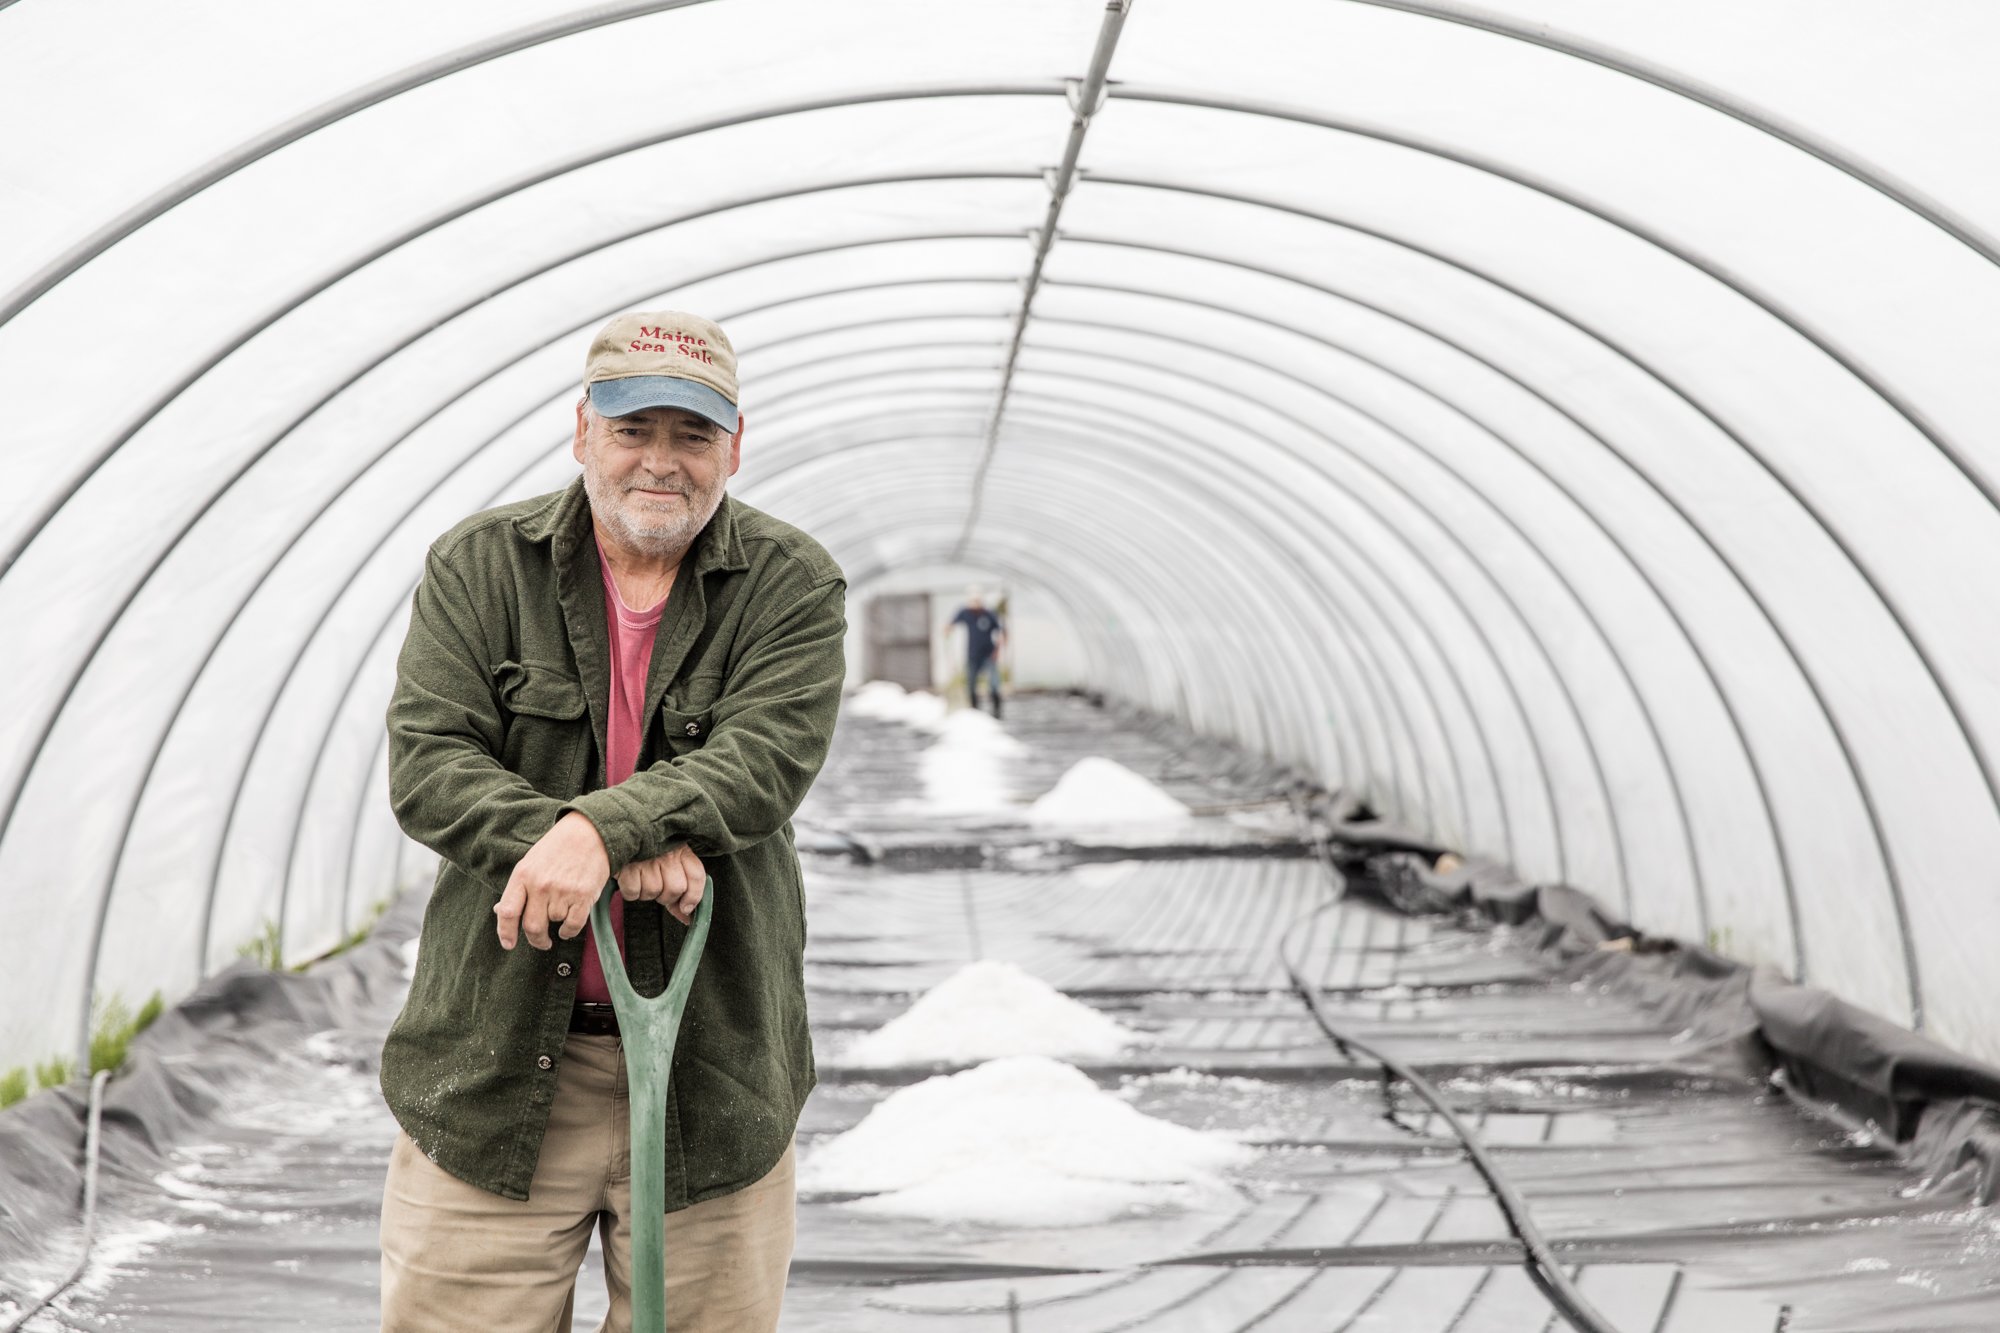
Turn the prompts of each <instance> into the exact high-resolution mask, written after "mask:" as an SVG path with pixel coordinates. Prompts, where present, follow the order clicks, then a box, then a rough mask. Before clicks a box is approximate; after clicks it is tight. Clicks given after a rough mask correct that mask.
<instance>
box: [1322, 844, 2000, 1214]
mask: <svg viewBox="0 0 2000 1333" xmlns="http://www.w3.org/2000/svg"><path fill="white" fill-rule="evenodd" d="M1409 845H1410V844H1409V840H1407V839H1406V838H1404V837H1403V836H1402V835H1400V834H1395V833H1392V832H1387V831H1382V830H1377V829H1374V828H1370V827H1367V826H1358V827H1357V826H1349V830H1348V831H1347V832H1346V834H1345V835H1344V836H1343V838H1342V852H1343V859H1344V860H1345V861H1346V866H1345V869H1346V870H1347V871H1348V873H1349V875H1350V883H1351V884H1353V885H1355V886H1356V887H1358V888H1360V889H1362V890H1363V891H1366V892H1371V893H1374V894H1376V895H1377V896H1380V897H1382V898H1384V899H1385V900H1388V901H1394V902H1396V903H1398V904H1399V905H1402V906H1404V907H1406V908H1408V909H1410V910H1417V911H1426V910H1428V911H1472V912H1475V913H1477V914H1479V915H1481V916H1484V917H1486V918H1488V919H1491V920H1495V921H1503V922H1516V923H1533V924H1535V925H1536V926H1538V927H1539V930H1540V940H1539V943H1540V944H1541V946H1542V947H1544V948H1546V949H1549V950H1551V951H1553V952H1555V953H1556V954H1558V955H1559V956H1562V957H1563V958H1565V959H1566V960H1567V966H1566V970H1567V972H1568V974H1569V975H1572V976H1576V977H1588V978H1590V979H1592V980H1593V981H1595V982H1597V983H1599V984H1602V985H1606V986H1609V987H1612V988H1614V989H1616V990H1617V991H1618V992H1619V993H1621V994H1624V995H1628V996H1631V997H1633V998H1635V999H1637V1000H1639V1001H1640V1002H1641V1003H1643V1004H1645V1005H1646V1006H1648V1007H1649V1008H1650V1009H1652V1010H1653V1011H1655V1012H1658V1013H1660V1014H1662V1015H1673V1016H1679V1017H1681V1018H1683V1019H1684V1020H1685V1021H1687V1022H1690V1023H1694V1024H1697V1025H1698V1030H1699V1031H1701V1032H1702V1033H1703V1034H1704V1035H1705V1036H1706V1037H1707V1038H1708V1039H1710V1040H1712V1041H1717V1042H1724V1041H1729V1040H1732V1039H1733V1040H1737V1041H1740V1042H1742V1043H1743V1044H1744V1046H1745V1048H1746V1049H1745V1050H1744V1051H1743V1056H1744V1059H1745V1061H1746V1063H1747V1064H1749V1065H1750V1066H1752V1067H1754V1068H1757V1069H1758V1070H1760V1071H1761V1072H1767V1073H1770V1074H1772V1075H1773V1076H1774V1077H1775V1078H1776V1079H1777V1080H1778V1081H1779V1082H1780V1083H1781V1084H1782V1085H1783V1086H1785V1087H1787V1088H1788V1089H1789V1090H1790V1091H1791V1092H1792V1094H1793V1095H1795V1096H1797V1097H1799V1098H1801V1099H1802V1100H1804V1101H1806V1102H1808V1103H1810V1104H1812V1106H1813V1107H1814V1108H1815V1109H1816V1110H1818V1111H1820V1112H1822V1113H1825V1114H1829V1115H1832V1116H1834V1117H1836V1118H1839V1119H1841V1120H1844V1121H1847V1122H1849V1123H1851V1124H1852V1125H1854V1126H1856V1127H1865V1128H1866V1130H1867V1131H1868V1132H1869V1133H1870V1134H1871V1135H1874V1134H1879V1135H1880V1136H1882V1137H1883V1138H1884V1139H1885V1140H1886V1141H1887V1142H1889V1143H1892V1144H1895V1145H1899V1146H1900V1147H1901V1148H1902V1149H1903V1150H1904V1153H1905V1157H1906V1160H1907V1161H1908V1162H1909V1164H1910V1165H1911V1166H1912V1168H1913V1169H1915V1170H1916V1171H1918V1172H1919V1173H1920V1174H1921V1175H1922V1176H1923V1177H1924V1179H1925V1181H1926V1182H1927V1188H1930V1189H1933V1190H1935V1191H1937V1192H1939V1193H1941V1194H1944V1195H1947V1196H1951V1197H1965V1198H1969V1199H1970V1200H1971V1201H1973V1202H1975V1203H1979V1204H1982V1205H1983V1204H1991V1203H1993V1202H1994V1201H1995V1199H1996V1197H2000V1070H1995V1069H1992V1068H1990V1067H1988V1066H1986V1065H1984V1064H1981V1063H1980V1062H1978V1061H1976V1060H1973V1059H1971V1058H1970V1057H1968V1056H1965V1055H1962V1054H1960V1053H1959V1052H1957V1051H1953V1050H1951V1049H1949V1048H1948V1047H1945V1046H1942V1045H1940V1044H1938V1043H1937V1042H1934V1041H1932V1040H1930V1039H1929V1038H1926V1037H1923V1036H1920V1035H1918V1034H1916V1033H1914V1032H1911V1031H1909V1030H1908V1029H1906V1028H1901V1027H1898V1026H1896V1025H1895V1024H1893V1023H1890V1022H1888V1021H1887V1020H1885V1019H1882V1018H1880V1017H1878V1016H1876V1015H1874V1014H1871V1013H1868V1012H1867V1011H1866V1010H1863V1009H1859V1008H1856V1007H1855V1006H1854V1005H1851V1004H1848V1003H1847V1002H1845V1001H1843V1000H1841V999H1839V998H1837V997H1836V996H1834V995H1832V994H1830V993H1828V992H1827V991H1825V990H1822V989H1820V988H1818V987H1816V986H1802V985H1799V984H1797V983H1795V982H1792V981H1790V980H1788V979H1786V978H1785V977H1784V976H1783V975H1781V974H1780V973H1778V972H1777V971H1776V970H1774V969H1772V968H1770V967H1768V966H1760V967H1751V966H1749V965H1746V964H1743V963H1738V962H1736V961H1734V960H1733V959H1729V958H1725V957H1723V956H1721V955H1720V954H1717V953H1714V952H1713V951H1711V950H1708V949H1704V948H1702V947H1700V946H1698V945H1690V944H1683V943H1680V942H1678V941H1674V940H1669V939H1655V938H1650V937H1648V936H1646V935H1644V934H1643V933H1642V932H1640V931H1638V930H1636V929H1634V928H1633V927H1632V926H1630V925H1629V924H1627V923H1625V922H1623V921H1620V920H1618V919H1616V918H1615V917H1613V916H1611V915H1609V914H1608V913H1607V912H1605V910H1604V909H1603V907H1602V905H1601V904H1599V903H1598V902H1597V901H1596V900H1595V899H1593V898H1591V897H1590V895H1588V894H1585V893H1583V892H1581V891H1579V890H1576V889H1573V888H1569V887H1567V886H1561V885H1555V886H1550V885H1543V886H1531V885H1526V884H1523V883H1522V882H1521V881H1520V880H1519V879H1518V878H1517V877H1515V876H1514V875H1513V873H1512V872H1511V871H1510V870H1508V869H1507V867H1505V866H1500V865H1495V864H1492V863H1490V862H1475V863H1468V864H1462V865H1459V866H1456V867H1452V868H1450V869H1448V870H1446V871H1445V872H1443V873H1439V872H1437V871H1436V870H1434V869H1433V868H1432V867H1433V866H1434V865H1435V864H1436V859H1437V856H1438V854H1439V853H1441V852H1442V851H1443V850H1444V849H1442V848H1426V849H1421V850H1405V848H1408V847H1409Z"/></svg>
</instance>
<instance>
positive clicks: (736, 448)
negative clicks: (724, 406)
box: [729, 412, 744, 477]
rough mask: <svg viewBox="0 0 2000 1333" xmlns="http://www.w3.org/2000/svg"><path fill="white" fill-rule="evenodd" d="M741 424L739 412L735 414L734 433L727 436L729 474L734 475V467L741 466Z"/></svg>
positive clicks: (742, 420)
mask: <svg viewBox="0 0 2000 1333" xmlns="http://www.w3.org/2000/svg"><path fill="white" fill-rule="evenodd" d="M743 426H744V418H743V414H742V413H741V412H738V413H737V414H736V433H735V434H734V435H732V436H730V437H729V475H730V476H732V477H733V476H735V475H736V469H737V468H740V467H742V466H743Z"/></svg>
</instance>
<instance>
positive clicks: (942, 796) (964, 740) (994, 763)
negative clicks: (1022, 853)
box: [917, 708, 1024, 814]
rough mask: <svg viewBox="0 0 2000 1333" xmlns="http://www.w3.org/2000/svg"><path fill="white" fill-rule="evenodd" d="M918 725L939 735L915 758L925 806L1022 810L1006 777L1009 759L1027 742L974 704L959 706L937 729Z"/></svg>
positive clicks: (957, 811)
mask: <svg viewBox="0 0 2000 1333" xmlns="http://www.w3.org/2000/svg"><path fill="white" fill-rule="evenodd" d="M920 729H921V730H927V731H928V730H934V731H935V733H936V735H937V740H936V741H935V742H933V743H932V744H931V745H930V747H929V748H928V749H926V750H925V751H924V752H923V754H922V755H920V756H919V757H918V759H917V772H918V775H919V776H920V777H921V778H922V779H923V783H924V803H925V805H927V806H929V807H930V808H931V809H933V810H935V811H937V812H939V813H944V814H979V813H991V812H998V811H1005V810H1014V811H1018V810H1019V808H1020V807H1019V806H1018V804H1017V803H1016V802H1015V801H1014V799H1013V787H1012V784H1011V783H1010V782H1009V781H1008V780H1007V774H1008V762H1007V761H1008V760H1009V758H1011V757H1012V756H1014V755H1017V754H1019V753H1021V751H1022V749H1023V748H1024V747H1023V746H1022V744H1021V742H1019V741H1017V740H1015V739H1014V738H1013V737H1012V736H1009V735H1008V734H1007V733H1006V732H1005V731H1003V730H1001V728H1000V724H999V723H998V722H996V721H994V720H993V719H992V718H990V717H988V716H987V715H986V714H984V713H981V712H979V711H977V710H975V709H970V708H961V709H959V710H958V711H956V712H954V713H950V714H947V715H946V716H945V717H944V718H943V720H942V721H940V722H939V723H938V724H937V725H936V727H935V728H933V727H930V726H928V725H924V726H922V727H920Z"/></svg>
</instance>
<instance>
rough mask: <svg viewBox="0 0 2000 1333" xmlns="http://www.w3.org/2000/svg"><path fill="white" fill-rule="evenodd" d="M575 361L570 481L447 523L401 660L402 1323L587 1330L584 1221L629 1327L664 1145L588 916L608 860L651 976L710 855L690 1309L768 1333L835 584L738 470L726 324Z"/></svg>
mask: <svg viewBox="0 0 2000 1333" xmlns="http://www.w3.org/2000/svg"><path fill="white" fill-rule="evenodd" d="M584 386H585V392H584V395H583V397H582V398H581V399H580V400H579V401H578V403H577V405H576V434H575V440H574V444H573V452H574V454H575V456H576V459H577V461H578V462H579V463H581V464H582V465H583V466H582V473H581V475H579V476H578V477H577V478H576V479H575V480H574V481H572V482H571V483H570V484H569V485H568V486H567V487H566V488H564V489H563V490H561V491H558V492H555V493H552V494H549V495H543V496H538V497H536V498H534V499H531V500H522V501H518V502H516V503H514V504H509V505H503V506H501V507H499V508H497V509H489V510H486V511H485V512H483V513H479V514H474V515H473V516H472V517H470V518H468V519H466V520H464V521H463V522H461V523H459V524H458V525H457V526H456V527H454V528H452V529H451V530H450V531H449V532H447V533H445V534H444V536H442V537H440V538H439V539H438V540H437V541H436V542H435V543H433V544H432V546H431V548H430V551H429V554H428V555H427V556H426V559H425V566H424V575H423V579H422V581H421V583H420V584H419V585H418V588H417V592H416V596H415V598H414V600H413V602H412V605H411V614H410V627H409V633H408V637H407V638H406V639H405V641H404V643H403V649H402V654H401V656H400V657H399V658H398V660H397V681H396V690H395V694H394V697H393V698H392V699H391V701H390V704H389V710H388V728H389V790H390V799H391V802H392V803H393V805H394V807H395V811H396V817H397V819H398V821H399V822H400V823H401V824H402V827H403V829H404V831H405V832H407V833H408V834H409V835H410V836H411V837H413V838H415V839H416V840H417V841H419V842H421V843H423V844H424V845H425V846H427V847H430V848H432V849H433V850H435V851H436V852H437V853H438V855H439V856H440V858H441V862H440V865H439V867H438V876H437V882H436V885H435V887H434V888H433V890H432V893H431V899H430V905H429V908H428V909H427V911H426V913H425V916H424V926H423V936H422V941H421V944H420V948H419V953H418V956H417V964H416V972H415V977H414V979H413V980H412V983H411V986H410V995H409V999H408V1000H407V1002H406V1003H405V1004H404V1007H403V1011H402V1014H401V1015H400V1016H399V1017H398V1018H397V1020H396V1022H395V1024H394V1026H393V1027H391V1029H390V1031H389V1036H388V1040H387V1043H386V1044H385V1046H384V1049H383V1053H382V1091H383V1095H384V1096H385V1098H386V1099H387V1101H388V1104H389V1108H390V1110H391V1111H392V1112H394V1114H395V1117H396V1120H397V1122H398V1124H399V1125H400V1132H399V1133H398V1135H397V1138H396V1144H395V1147H394V1149H393V1151H392V1154H391V1157H390V1164H389V1175H388V1180H387V1182H386V1184H385V1187H384V1193H383V1202H382V1327H383V1328H384V1329H385V1330H424V1331H425V1333H435V1331H436V1330H448V1329H467V1330H474V1329H476V1330H480V1333H488V1331H489V1330H513V1329H519V1330H522V1331H523V1333H528V1331H529V1330H533V1333H547V1331H548V1330H552V1329H554V1330H567V1329H568V1328H569V1326H570V1312H571V1307H572V1304H573V1297H574V1286H575V1280H576V1274H577V1270H578V1267H579V1265H580V1264H581V1263H582V1261H583V1257H584V1253H585V1250H586V1248H587V1247H588V1244H589V1240H590V1234H591V1231H592V1229H593V1228H595V1229H596V1230H597V1231H598V1234H599V1236H600V1239H601V1242H602V1247H603V1250H604V1259H605V1264H604V1268H605V1281H606V1285H607V1287H608V1289H609V1297H610V1314H609V1315H608V1317H607V1318H606V1321H605V1323H604V1324H603V1325H602V1327H603V1328H605V1329H623V1328H627V1327H629V1324H630V1286H629V1283H630V1271H631V1257H630V1232H631V1219H630V1212H631V1175H630V1173H631V1172H632V1171H634V1170H659V1169H660V1166H659V1164H658V1163H655V1162H634V1161H632V1160H631V1144H630V1137H629V1108H628V1105H627V1102H626V1083H625V1067H624V1060H623V1054H622V1047H621V1045H620V1039H619V1035H618V1032H617V1024H616V1020H615V1018H614V1017H613V1016H612V1014H611V1011H610V1006H609V998H610V997H609V994H608V992H607V990H606V988H605V983H604V977H603V975H602V973H601V971H600V969H599V965H598V959H597V951H596V949H595V947H594V946H593V945H592V943H591V941H590V939H589V935H590V931H589V928H588V920H589V913H590V907H591V904H592V903H594V902H595V901H596V900H597V897H598V894H599V891H600V890H601V889H602V888H603V886H604V884H605V882H606V881H607V880H608V879H609V878H611V877H612V876H614V875H615V876H616V877H617V880H618V885H619V888H620V891H621V892H620V894H619V895H618V897H616V898H614V901H613V908H614V911H613V913H612V916H613V922H614V926H615V928H616V930H617V932H618V934H619V935H620V936H621V941H620V942H621V945H622V949H623V957H624V960H625V968H626V971H627V974H628V975H629V976H630V977H631V980H632V982H633V985H634V986H635V987H636V988H637V989H638V990H639V992H640V993H641V994H647V995H651V994H657V993H658V992H659V991H660V990H661V989H662V988H663V987H664V985H665V983H666V976H667V973H668V971H669V970H670V969H671V968H672V966H673V960H674V957H675V956H676V954H677V952H678V949H679V947H680V942H681V940H682V938H683V936H684V930H685V927H686V925H687V923H688V921H689V919H690V917H691V915H692V913H693V911H694V908H695V906H696V905H697V904H698V903H699V902H700V900H701V895H702V892H703V884H704V880H705V879H706V878H708V877H713V881H714V894H715V901H714V903H713V904H712V908H711V911H712V917H713V919H712V922H711V926H710V934H709V939H708V944H707V948H706V949H705V951H704V953H703V956H702V961H701V966H700V968H699V970H698V971H697V972H696V973H695V979H694V989H693V991H692V993H691V994H690V995H689V997H688V1004H687V1011H686V1017H685V1019H684V1020H683V1024H682V1028H681V1038H680V1043H679V1047H678V1049H677V1050H676V1052H675V1056H674V1064H673V1074H672V1083H671V1090H670V1093H669V1097H668V1101H667V1161H666V1166H665V1171H666V1199H667V1209H668V1217H667V1254H666V1265H667V1285H668V1294H667V1306H668V1309H670V1310H671V1311H672V1312H673V1314H672V1320H673V1327H674V1328H675V1329H676V1330H677V1333H689V1331H692V1330H705V1331H711V1333H719V1331H721V1330H731V1331H732V1333H734V1331H737V1330H741V1331H742V1333H749V1331H750V1330H759V1331H763V1330H770V1329H773V1328H775V1327H776V1326H777V1321H778V1310H779V1305H780V1302H781V1300H782V1298H783V1294H784V1285H785V1275H786V1271H787V1268H788V1266H789V1264H790V1262H791V1250H792V1236H793V1200H794V1195H793V1183H792V1182H793V1161H792V1147H791V1142H792V1134H793V1130H794V1129H795V1127H796V1125H797V1123H798V1116H799V1110H800V1108H801V1107H802V1106H803V1105H804V1103H805V1099H806V1095H807V1093H809V1092H810V1091H811V1090H812V1087H813V1083H814V1069H813V1058H812V1043H811V1038H810V1037H809V1035H808V1032H807V1027H806V1008H805V986H804V974H803V951H804V944H805V912H804V908H805V898H804V892H803V889H802V887H801V883H800V876H799V862H798V856H797V854H796V853H795V852H794V850H793V847H792V838H791V824H790V818H791V815H792V812H793V810H795V809H796V808H797V806H798V804H799V802H800V800H801V799H802V798H803V797H804V796H805V793H806V789H807V787H809V786H810V785H811V783H812V780H813V778H814V776H815V775H816V774H817V773H818V772H819V768H820V764H821V763H822V761H823V760H824V759H825V757H826V751H827V746H828V743H829V742H830V740H831V739H832V735H833V725H834V717H835V714H836V713H837V711H838V708H839V701H840V688H841V681H842V677H843V676H844V674H845V662H844V660H843V649H842V640H843V637H844V635H845V632H846V622H845V594H846V584H845V580H844V578H843V576H842V574H841V571H840V568H839V566H838V565H836V564H835V563H834V562H833V560H832V558H831V557H829V556H828V555H827V553H826V552H825V551H824V550H823V549H822V548H821V547H820V545H819V543H817V542H815V541H814V540H813V539H812V538H810V537H808V536H807V535H806V534H805V533H803V532H800V531H799V530H798V529H796V528H793V527H791V526H789V525H787V524H784V523H781V522H779V521H778V520H776V519H774V518H772V517H771V516H769V515H768V514H764V513H762V512H760V511H758V510H756V509H753V508H751V507H750V506H748V505H746V504H743V503H741V502H740V501H738V500H736V499H735V498H734V497H732V496H730V495H728V494H726V492H725V487H726V483H727V482H728V479H729V477H730V476H731V475H732V474H734V473H735V471H736V469H737V466H738V464H739V462H740V460H741V450H742V444H743V421H742V417H741V416H740V414H739V412H738V402H739V398H738V392H737V383H736V354H735V351H734V349H733V348H732V347H731V346H730V343H729V340H728V338H727V337H725V336H724V334H723V332H722V330H721V329H720V328H718V327H717V326H716V325H714V324H713V323H711V322H709V321H708V320H705V319H701V318H699V317H697V316H694V315H688V314H683V313H680V312H676V311H665V312H652V313H642V314H628V315H620V316H619V317H617V318H616V319H613V320H612V321H611V322H610V323H608V324H606V325H605V326H604V327H603V328H602V329H600V330H598V333H597V336H596V338H595V339H594V340H593V342H592V343H591V347H590V353H589V357H588V359H587V361H586V363H585V371H584ZM524 943H525V945H526V946H527V947H522V945H523V944H524Z"/></svg>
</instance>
